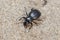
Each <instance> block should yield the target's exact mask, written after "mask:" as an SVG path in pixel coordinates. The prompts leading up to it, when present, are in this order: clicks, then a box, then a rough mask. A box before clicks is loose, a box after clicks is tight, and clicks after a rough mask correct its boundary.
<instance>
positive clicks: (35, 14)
mask: <svg viewBox="0 0 60 40" xmlns="http://www.w3.org/2000/svg"><path fill="white" fill-rule="evenodd" d="M26 15H27V17H21V18H24V22H23V25H24V27H25V28H27V27H28V24H31V25H30V27H29V29H31V27H32V26H33V23H35V22H34V20H38V18H39V17H40V16H41V12H40V11H39V10H37V9H33V8H32V9H31V11H30V13H29V14H27V12H26ZM21 18H20V19H19V20H21ZM35 24H36V23H35Z"/></svg>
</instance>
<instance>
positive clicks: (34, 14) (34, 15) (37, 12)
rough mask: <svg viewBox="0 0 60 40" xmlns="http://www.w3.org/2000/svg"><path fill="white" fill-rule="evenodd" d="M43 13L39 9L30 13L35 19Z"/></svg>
mask: <svg viewBox="0 0 60 40" xmlns="http://www.w3.org/2000/svg"><path fill="white" fill-rule="evenodd" d="M40 15H41V13H40V12H39V11H38V10H32V11H31V12H30V14H29V16H30V17H32V18H33V19H38V18H39V17H40Z"/></svg>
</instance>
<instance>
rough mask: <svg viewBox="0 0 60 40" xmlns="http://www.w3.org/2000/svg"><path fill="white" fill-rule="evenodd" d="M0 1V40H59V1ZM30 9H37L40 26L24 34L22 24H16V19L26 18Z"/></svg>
mask: <svg viewBox="0 0 60 40" xmlns="http://www.w3.org/2000/svg"><path fill="white" fill-rule="evenodd" d="M43 3H44V1H41V0H0V40H60V0H47V4H46V5H44V6H43V5H42V4H43ZM24 7H26V10H27V12H28V13H29V11H30V10H31V8H35V9H38V10H39V11H40V12H41V14H42V15H41V16H42V18H43V17H45V19H44V20H43V22H42V24H40V25H38V26H36V25H34V26H33V27H32V28H31V30H30V31H29V32H25V29H24V26H23V25H22V23H19V24H16V22H17V21H16V19H17V18H18V17H22V16H26V15H25V9H24Z"/></svg>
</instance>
